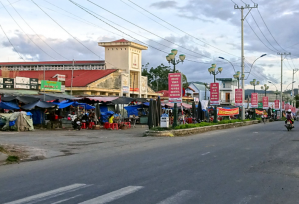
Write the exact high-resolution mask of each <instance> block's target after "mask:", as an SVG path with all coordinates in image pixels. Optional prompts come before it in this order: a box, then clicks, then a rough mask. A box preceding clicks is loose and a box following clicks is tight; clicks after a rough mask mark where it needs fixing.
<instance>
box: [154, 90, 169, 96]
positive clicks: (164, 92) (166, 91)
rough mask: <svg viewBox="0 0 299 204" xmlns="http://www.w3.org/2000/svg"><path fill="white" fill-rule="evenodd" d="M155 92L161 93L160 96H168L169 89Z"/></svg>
mask: <svg viewBox="0 0 299 204" xmlns="http://www.w3.org/2000/svg"><path fill="white" fill-rule="evenodd" d="M156 93H161V94H163V96H162V97H169V91H168V90H161V91H157V92H156Z"/></svg>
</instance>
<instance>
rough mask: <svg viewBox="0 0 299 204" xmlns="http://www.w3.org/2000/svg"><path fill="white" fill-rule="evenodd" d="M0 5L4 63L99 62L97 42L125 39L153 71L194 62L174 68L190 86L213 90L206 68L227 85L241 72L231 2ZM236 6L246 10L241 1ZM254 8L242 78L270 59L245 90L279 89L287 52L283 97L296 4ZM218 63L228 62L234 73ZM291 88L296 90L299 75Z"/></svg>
mask: <svg viewBox="0 0 299 204" xmlns="http://www.w3.org/2000/svg"><path fill="white" fill-rule="evenodd" d="M0 1H1V3H2V4H0V25H1V27H2V29H3V30H0V43H1V49H0V61H1V62H7V61H10V62H12V61H23V59H21V57H20V56H19V55H18V52H19V54H20V55H21V56H22V57H23V58H24V59H25V60H26V61H46V60H66V59H67V60H72V59H75V60H83V59H84V60H98V59H104V58H105V53H104V49H103V48H102V47H99V46H98V45H97V42H101V41H112V40H117V39H121V38H125V39H127V40H131V41H134V42H137V43H140V44H144V45H146V46H148V47H149V49H148V50H146V51H143V59H142V63H143V64H146V63H149V64H150V67H156V66H158V65H160V64H161V63H163V64H168V63H167V62H166V59H165V56H166V55H167V53H169V52H170V50H171V49H173V48H174V49H178V51H179V54H185V55H186V60H191V61H192V62H191V61H185V62H184V63H183V64H179V65H178V66H177V68H178V69H179V70H180V71H181V72H183V73H184V74H186V75H187V77H188V81H202V82H211V81H212V80H213V76H211V75H210V74H209V73H208V68H209V67H210V66H211V64H212V63H216V64H217V67H220V66H221V67H223V72H222V73H221V75H217V77H232V75H233V74H234V69H235V71H241V70H240V69H241V66H240V65H241V61H240V56H241V20H240V19H241V11H240V10H238V9H234V3H233V2H232V1H231V0H208V1H207V0H180V1H178V0H169V1H168V0H166V1H158V0H147V1H142V0H109V1H107V0H92V1H89V0H73V2H74V3H77V4H79V5H80V6H82V7H83V8H84V9H85V10H87V11H88V12H89V13H88V12H86V11H84V10H83V9H82V8H79V7H77V6H76V5H75V4H74V3H72V2H71V1H69V0H34V1H31V0H0ZM34 2H35V3H36V4H34ZM132 2H133V3H135V4H137V5H138V6H140V7H138V6H136V5H134V4H133V3H132ZM234 2H235V3H236V4H237V5H239V7H241V6H244V3H243V2H242V1H239V0H234ZM244 2H245V3H247V4H250V5H251V6H253V5H254V4H253V2H252V1H249V0H244ZM255 3H257V4H258V9H252V11H251V13H250V14H249V15H248V16H247V17H246V20H245V21H244V38H245V58H246V67H245V71H249V70H250V67H251V64H252V63H253V62H254V61H255V59H256V58H258V57H259V56H261V55H262V54H267V56H265V57H263V58H261V59H258V60H257V61H256V62H255V64H254V66H253V68H252V70H251V73H250V75H249V76H248V74H246V78H247V77H248V79H247V80H246V84H247V86H246V88H251V87H250V85H248V84H249V82H250V80H252V79H254V78H255V79H257V80H259V81H260V82H261V84H264V83H267V80H271V81H273V82H275V85H276V86H277V88H278V89H280V85H279V83H280V56H278V55H277V52H291V53H292V55H291V56H287V57H286V59H285V60H284V71H283V74H284V78H283V83H284V88H283V89H285V88H286V87H287V85H288V84H289V83H291V80H292V79H291V78H292V70H293V69H295V68H299V67H298V65H299V60H298V58H299V52H298V51H297V50H298V49H297V48H298V46H299V37H298V36H299V27H298V26H297V25H298V23H297V22H298V21H297V20H298V15H299V1H295V0H288V1H286V0H271V1H269V0H256V1H255ZM96 4H97V5H96ZM3 5H4V7H3ZM101 7H102V8H101ZM142 8H143V9H144V10H143V9H142ZM146 11H149V12H150V13H152V14H153V15H151V14H150V13H148V12H146ZM248 11H249V10H248V9H245V10H244V13H245V14H247V12H248ZM260 14H261V15H260ZM116 15H117V16H116ZM154 15H155V16H154ZM261 16H262V18H261ZM157 17H158V18H157ZM163 20H164V21H163ZM165 21H166V22H165ZM130 22H131V23H130ZM247 22H248V23H249V25H250V26H251V28H252V29H253V31H254V32H255V33H256V34H255V33H254V32H253V31H252V30H251V28H250V26H249V25H248V23H247ZM168 23H169V24H168ZM3 31H4V32H5V33H6V35H7V37H8V38H9V39H10V41H11V43H12V44H13V46H14V48H13V47H12V46H11V44H10V42H9V41H8V39H7V37H6V36H5V34H4V32H3ZM269 31H270V32H269ZM256 35H257V36H258V37H257V36H256ZM219 56H221V57H224V58H226V59H227V60H229V61H231V62H232V63H233V65H234V69H233V67H232V65H231V64H229V63H226V61H223V60H220V59H219V58H218V57H219ZM295 81H297V82H296V83H295V87H296V88H297V87H298V84H299V72H298V73H297V74H295ZM269 86H270V88H271V89H272V90H275V87H274V86H273V85H271V84H270V85H269ZM290 87H291V86H289V88H290ZM257 89H260V86H258V87H257Z"/></svg>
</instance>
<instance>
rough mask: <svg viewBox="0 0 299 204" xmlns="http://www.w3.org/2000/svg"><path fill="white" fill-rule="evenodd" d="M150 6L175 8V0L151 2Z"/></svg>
mask: <svg viewBox="0 0 299 204" xmlns="http://www.w3.org/2000/svg"><path fill="white" fill-rule="evenodd" d="M151 7H155V8H158V9H167V8H176V7H177V2H176V1H160V2H156V3H153V4H151Z"/></svg>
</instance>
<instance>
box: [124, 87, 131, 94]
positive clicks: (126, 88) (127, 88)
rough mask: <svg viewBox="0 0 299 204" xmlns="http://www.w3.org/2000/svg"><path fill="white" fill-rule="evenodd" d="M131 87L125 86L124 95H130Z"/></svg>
mask: <svg viewBox="0 0 299 204" xmlns="http://www.w3.org/2000/svg"><path fill="white" fill-rule="evenodd" d="M129 90H130V89H129V87H128V86H123V93H124V94H128V93H129Z"/></svg>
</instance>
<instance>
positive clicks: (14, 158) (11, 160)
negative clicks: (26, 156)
mask: <svg viewBox="0 0 299 204" xmlns="http://www.w3.org/2000/svg"><path fill="white" fill-rule="evenodd" d="M19 161H20V158H19V157H18V156H11V155H9V156H8V157H7V159H6V162H8V163H15V162H19Z"/></svg>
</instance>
